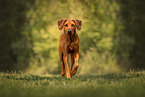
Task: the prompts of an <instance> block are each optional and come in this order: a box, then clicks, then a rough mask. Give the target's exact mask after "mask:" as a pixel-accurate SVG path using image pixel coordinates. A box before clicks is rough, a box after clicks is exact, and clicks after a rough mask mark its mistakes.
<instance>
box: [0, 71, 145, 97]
mask: <svg viewBox="0 0 145 97" xmlns="http://www.w3.org/2000/svg"><path fill="white" fill-rule="evenodd" d="M144 80H145V72H144V71H141V72H134V71H131V72H120V73H110V74H95V75H78V76H75V77H73V78H72V79H67V78H64V77H60V76H58V75H47V76H46V75H45V76H43V75H39V76H38V75H30V74H15V73H13V74H6V73H0V96H1V97H32V96H35V97H68V96H69V97H74V96H75V97H96V96H99V97H106V96H107V97H144V96H145V93H144V91H145V82H144Z"/></svg>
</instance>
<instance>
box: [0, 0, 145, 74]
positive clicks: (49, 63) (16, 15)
mask: <svg viewBox="0 0 145 97" xmlns="http://www.w3.org/2000/svg"><path fill="white" fill-rule="evenodd" d="M144 4H145V1H144V0H141V1H138V0H0V71H1V72H12V71H16V72H28V73H33V74H59V73H60V72H61V62H60V60H59V53H58V43H59V35H60V33H61V31H59V30H58V27H57V20H58V19H62V18H69V19H80V20H82V21H83V24H82V29H81V30H80V31H77V33H78V34H79V38H80V59H79V65H80V66H79V70H78V74H93V73H108V72H116V71H124V70H130V69H134V70H138V69H139V70H140V69H144V68H145V38H144V37H145V27H144V26H145V6H144Z"/></svg>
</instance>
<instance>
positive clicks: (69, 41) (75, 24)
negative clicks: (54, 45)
mask: <svg viewBox="0 0 145 97" xmlns="http://www.w3.org/2000/svg"><path fill="white" fill-rule="evenodd" d="M57 23H58V28H59V30H62V32H61V34H60V37H59V55H60V60H61V63H62V71H61V76H64V75H65V70H66V77H67V78H71V76H74V75H75V74H76V72H77V69H78V66H79V64H78V59H79V37H78V34H77V32H76V28H77V29H78V30H80V29H81V26H82V21H81V20H78V19H60V20H58V22H57ZM69 54H70V56H71V65H70V69H69V66H68V55H69ZM73 65H74V66H73Z"/></svg>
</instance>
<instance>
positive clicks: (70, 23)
mask: <svg viewBox="0 0 145 97" xmlns="http://www.w3.org/2000/svg"><path fill="white" fill-rule="evenodd" d="M57 23H58V28H59V30H62V28H64V33H65V34H66V35H73V34H74V33H75V30H76V28H77V29H78V30H80V29H81V26H82V21H81V20H78V19H60V20H58V21H57Z"/></svg>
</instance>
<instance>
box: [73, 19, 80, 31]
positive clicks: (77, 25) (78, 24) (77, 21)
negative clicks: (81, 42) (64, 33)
mask: <svg viewBox="0 0 145 97" xmlns="http://www.w3.org/2000/svg"><path fill="white" fill-rule="evenodd" d="M73 20H74V21H75V22H76V27H77V29H78V30H81V27H82V21H81V20H78V19H73Z"/></svg>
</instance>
